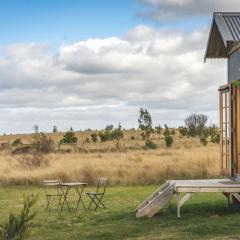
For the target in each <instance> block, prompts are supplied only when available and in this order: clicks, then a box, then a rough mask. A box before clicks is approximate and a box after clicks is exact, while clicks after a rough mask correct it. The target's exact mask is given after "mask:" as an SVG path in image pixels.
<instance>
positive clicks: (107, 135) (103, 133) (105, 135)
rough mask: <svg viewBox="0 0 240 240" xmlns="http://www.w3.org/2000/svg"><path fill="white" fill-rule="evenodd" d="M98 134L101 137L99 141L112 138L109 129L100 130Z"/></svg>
mask: <svg viewBox="0 0 240 240" xmlns="http://www.w3.org/2000/svg"><path fill="white" fill-rule="evenodd" d="M98 136H99V137H100V139H101V142H106V141H110V140H112V134H111V132H110V131H109V130H105V131H101V132H100V133H99V134H98Z"/></svg>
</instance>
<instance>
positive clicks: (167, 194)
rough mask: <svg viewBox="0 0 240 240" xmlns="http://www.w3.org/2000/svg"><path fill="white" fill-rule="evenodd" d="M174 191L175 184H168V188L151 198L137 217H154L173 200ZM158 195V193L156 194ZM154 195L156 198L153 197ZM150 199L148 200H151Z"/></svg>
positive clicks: (140, 209) (138, 212) (139, 210)
mask: <svg viewBox="0 0 240 240" xmlns="http://www.w3.org/2000/svg"><path fill="white" fill-rule="evenodd" d="M173 191H174V184H168V186H167V187H166V188H165V189H164V190H163V191H161V192H160V193H159V194H157V195H154V193H153V194H152V195H151V196H150V197H149V198H151V200H150V201H149V200H148V202H146V201H144V202H143V203H145V204H144V205H143V206H142V207H141V208H139V209H138V211H137V213H136V217H137V218H140V217H144V216H148V217H149V218H151V217H153V216H154V215H155V214H156V213H157V212H159V210H161V209H162V208H163V207H165V206H166V205H167V204H168V203H169V202H170V200H171V198H172V196H173ZM155 193H156V192H155ZM153 195H154V197H153ZM149 198H148V199H149Z"/></svg>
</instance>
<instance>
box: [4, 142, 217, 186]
mask: <svg viewBox="0 0 240 240" xmlns="http://www.w3.org/2000/svg"><path fill="white" fill-rule="evenodd" d="M26 157H27V156H26V155H11V154H7V153H5V152H2V153H1V154H0V181H1V182H2V183H5V184H38V183H40V182H41V181H42V180H43V179H61V180H64V181H73V180H81V181H87V182H89V183H94V182H95V181H96V179H97V178H98V177H100V176H107V177H108V178H109V180H110V183H111V184H113V185H114V184H150V183H160V182H163V181H164V180H166V179H193V178H215V177H219V176H220V167H219V163H220V161H219V149H218V146H216V145H211V146H207V147H203V146H201V147H199V146H196V147H190V148H185V147H182V148H173V149H157V150H151V151H150V150H149V151H128V152H122V153H119V152H115V153H98V154H93V153H88V154H84V153H69V154H60V153H53V154H49V155H47V156H46V157H45V158H47V161H45V162H46V164H45V165H43V166H40V167H33V168H31V167H30V168H29V167H28V166H26V165H25V164H23V161H22V160H23V159H24V158H26ZM45 160H46V159H45Z"/></svg>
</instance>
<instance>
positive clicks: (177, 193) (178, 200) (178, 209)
mask: <svg viewBox="0 0 240 240" xmlns="http://www.w3.org/2000/svg"><path fill="white" fill-rule="evenodd" d="M175 195H176V202H177V217H178V218H180V217H181V205H180V193H179V192H176V193H175Z"/></svg>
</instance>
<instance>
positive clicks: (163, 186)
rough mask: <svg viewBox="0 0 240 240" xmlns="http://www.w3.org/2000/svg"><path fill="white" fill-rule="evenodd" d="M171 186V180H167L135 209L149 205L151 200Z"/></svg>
mask: <svg viewBox="0 0 240 240" xmlns="http://www.w3.org/2000/svg"><path fill="white" fill-rule="evenodd" d="M168 186H169V182H165V183H164V184H163V185H162V186H161V187H159V188H158V189H157V190H156V191H155V192H153V193H152V194H151V195H150V196H149V197H148V198H147V199H146V200H144V201H143V202H142V203H141V204H140V205H139V206H138V207H137V208H136V209H135V211H139V210H140V209H141V208H143V207H144V206H145V205H147V204H148V203H149V202H150V201H151V200H153V199H154V198H155V197H156V196H158V195H159V194H160V193H162V192H163V191H164V190H165V189H166V188H167V187H168Z"/></svg>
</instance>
